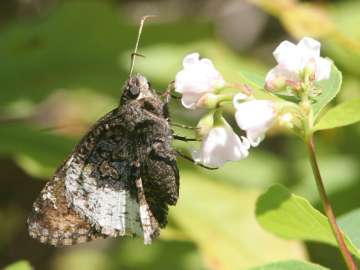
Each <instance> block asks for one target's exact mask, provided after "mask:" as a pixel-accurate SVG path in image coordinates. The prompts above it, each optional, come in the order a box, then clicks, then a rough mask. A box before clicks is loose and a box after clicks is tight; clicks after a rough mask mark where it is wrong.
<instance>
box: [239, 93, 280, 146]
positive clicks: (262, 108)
mask: <svg viewBox="0 0 360 270" xmlns="http://www.w3.org/2000/svg"><path fill="white" fill-rule="evenodd" d="M247 99H248V97H247V96H246V95H244V94H237V95H235V96H234V99H233V103H234V107H235V109H236V113H235V119H236V122H237V124H238V126H239V127H240V128H241V129H242V130H244V131H246V137H247V139H248V140H249V142H250V144H251V146H257V145H259V143H260V142H261V141H262V140H263V139H264V137H265V133H266V131H267V130H268V129H269V128H270V127H271V126H272V124H273V123H274V120H275V116H276V112H275V106H274V103H273V102H272V101H270V100H255V99H254V100H248V101H247Z"/></svg>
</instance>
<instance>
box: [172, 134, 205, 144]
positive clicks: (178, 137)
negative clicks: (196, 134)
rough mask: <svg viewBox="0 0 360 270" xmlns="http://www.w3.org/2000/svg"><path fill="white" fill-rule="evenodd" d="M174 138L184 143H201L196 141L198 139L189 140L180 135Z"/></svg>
mask: <svg viewBox="0 0 360 270" xmlns="http://www.w3.org/2000/svg"><path fill="white" fill-rule="evenodd" d="M173 138H174V139H175V140H179V141H183V142H198V141H200V140H199V139H196V138H188V137H184V136H179V135H173Z"/></svg>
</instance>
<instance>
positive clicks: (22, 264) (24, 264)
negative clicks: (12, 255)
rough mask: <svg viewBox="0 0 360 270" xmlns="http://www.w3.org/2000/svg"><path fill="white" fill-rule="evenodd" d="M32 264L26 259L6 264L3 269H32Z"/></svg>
mask: <svg viewBox="0 0 360 270" xmlns="http://www.w3.org/2000/svg"><path fill="white" fill-rule="evenodd" d="M32 269H33V268H32V266H31V265H30V263H29V262H27V261H25V260H21V261H17V262H15V263H12V264H10V265H8V266H6V267H5V268H4V269H3V270H32Z"/></svg>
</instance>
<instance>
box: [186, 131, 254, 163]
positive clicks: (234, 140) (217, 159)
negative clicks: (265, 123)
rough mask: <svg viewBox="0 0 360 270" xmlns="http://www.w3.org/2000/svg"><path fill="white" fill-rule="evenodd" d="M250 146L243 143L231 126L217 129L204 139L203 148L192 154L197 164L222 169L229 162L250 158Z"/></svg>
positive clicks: (246, 142) (245, 142)
mask: <svg viewBox="0 0 360 270" xmlns="http://www.w3.org/2000/svg"><path fill="white" fill-rule="evenodd" d="M249 148H250V144H249V143H248V141H247V140H246V141H245V140H244V141H241V139H240V138H239V136H238V135H236V134H235V133H234V131H233V130H232V128H231V127H230V126H221V127H215V128H212V129H211V130H210V132H209V133H208V134H207V136H206V137H205V138H204V140H203V142H202V145H201V148H200V149H199V150H195V151H193V153H192V156H193V159H194V160H195V161H196V162H199V163H202V164H204V165H206V166H210V167H220V166H222V165H223V164H224V163H225V162H227V161H236V160H240V159H243V158H245V157H247V156H248V154H249V151H248V149H249Z"/></svg>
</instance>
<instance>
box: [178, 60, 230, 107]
mask: <svg viewBox="0 0 360 270" xmlns="http://www.w3.org/2000/svg"><path fill="white" fill-rule="evenodd" d="M183 67H184V68H183V69H182V70H181V71H180V72H178V73H177V75H176V79H175V91H176V92H178V93H181V94H182V95H183V104H184V106H185V105H186V106H185V107H187V108H189V107H191V108H193V109H195V108H196V106H193V103H194V102H195V98H194V97H195V96H196V97H198V96H199V95H204V94H206V93H212V92H213V91H214V90H215V89H216V88H220V87H223V86H224V85H225V81H224V79H223V77H222V76H221V74H220V73H219V72H218V71H217V70H216V69H215V67H214V65H213V63H212V62H211V60H209V59H207V58H204V59H200V55H199V54H198V53H192V54H189V55H187V56H185V58H184V60H183ZM187 95H189V97H186V96H187ZM199 98H200V97H199ZM196 99H198V98H196ZM195 103H196V102H195Z"/></svg>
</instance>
